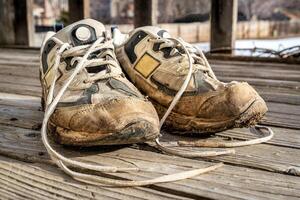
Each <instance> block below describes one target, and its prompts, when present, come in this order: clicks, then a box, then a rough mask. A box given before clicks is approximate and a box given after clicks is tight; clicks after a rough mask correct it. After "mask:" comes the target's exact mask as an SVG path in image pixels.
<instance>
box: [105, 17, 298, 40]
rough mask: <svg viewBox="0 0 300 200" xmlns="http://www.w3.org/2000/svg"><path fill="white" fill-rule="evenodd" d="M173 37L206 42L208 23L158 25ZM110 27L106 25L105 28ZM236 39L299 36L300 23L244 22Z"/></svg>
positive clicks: (127, 27) (208, 33) (208, 31)
mask: <svg viewBox="0 0 300 200" xmlns="http://www.w3.org/2000/svg"><path fill="white" fill-rule="evenodd" d="M159 26H160V27H162V28H163V29H166V30H167V31H169V32H170V34H171V35H172V36H174V37H181V38H183V39H184V40H185V41H187V42H208V41H209V38H210V23H209V22H206V23H187V24H159ZM109 27H110V26H109V25H108V26H107V28H109ZM118 27H119V28H120V29H121V31H123V32H128V31H130V30H132V29H133V25H129V24H124V25H119V26H118ZM236 30H237V31H236V38H237V39H258V38H278V37H287V36H298V35H300V21H246V22H238V23H237V29H236Z"/></svg>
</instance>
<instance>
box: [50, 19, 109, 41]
mask: <svg viewBox="0 0 300 200" xmlns="http://www.w3.org/2000/svg"><path fill="white" fill-rule="evenodd" d="M104 35H105V27H104V25H103V24H102V23H100V22H98V21H96V20H93V19H84V20H80V21H78V22H76V23H73V24H71V25H69V26H66V27H65V28H63V29H62V30H60V31H59V32H57V33H56V34H55V37H56V38H58V39H60V40H61V41H62V42H64V43H69V44H72V45H73V46H78V45H85V44H91V43H93V42H95V41H96V40H97V39H98V38H99V37H101V36H104Z"/></svg>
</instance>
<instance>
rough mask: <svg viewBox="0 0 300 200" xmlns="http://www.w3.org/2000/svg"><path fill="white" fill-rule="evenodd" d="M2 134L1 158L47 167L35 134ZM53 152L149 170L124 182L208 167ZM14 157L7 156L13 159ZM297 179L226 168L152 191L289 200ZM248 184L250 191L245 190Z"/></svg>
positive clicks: (140, 154) (117, 153) (145, 154)
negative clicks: (287, 199)
mask: <svg viewBox="0 0 300 200" xmlns="http://www.w3.org/2000/svg"><path fill="white" fill-rule="evenodd" d="M15 129H16V130H17V131H16V130H15ZM10 131H12V132H10ZM1 132H2V133H6V134H5V135H6V136H3V135H1V138H0V140H1V144H0V151H1V154H3V152H2V150H5V151H6V152H4V154H5V155H9V154H8V152H7V151H8V150H11V152H12V153H14V154H15V155H17V156H20V157H18V159H21V160H24V161H28V162H41V163H49V159H48V156H47V154H46V152H45V149H44V148H43V146H42V144H41V142H40V138H39V132H38V131H32V130H25V131H24V130H20V129H19V128H13V127H10V128H9V130H8V129H7V130H3V129H2V128H1ZM13 132H15V135H13V134H12V133H13ZM17 134H18V135H17ZM56 148H57V149H58V150H59V151H60V152H63V153H64V154H65V155H66V156H68V157H72V158H74V159H78V160H82V161H86V162H87V161H88V162H94V163H99V164H103V163H105V164H107V165H115V166H122V167H129V166H138V167H140V168H142V169H147V168H148V171H141V172H138V173H130V174H127V173H124V174H114V175H115V176H116V177H122V178H126V179H132V178H134V179H141V178H143V179H145V178H151V177H155V176H159V175H162V174H169V173H175V172H178V171H183V170H188V169H190V168H194V167H204V166H207V165H208V163H206V162H203V161H196V160H191V159H184V158H177V157H176V159H174V158H175V157H173V156H167V155H162V154H158V153H154V152H149V151H142V150H136V149H132V148H125V147H124V148H115V149H114V150H112V149H102V150H101V149H97V148H88V149H82V150H81V151H80V152H78V150H77V149H76V148H75V149H74V148H62V147H61V146H59V145H56ZM41 152H43V153H41ZM15 155H10V156H11V157H15ZM15 158H17V157H15ZM0 166H1V163H0ZM0 168H1V167H0ZM0 171H1V170H0ZM298 179H299V178H298V177H296V176H288V175H283V174H274V173H270V172H264V171H261V170H254V169H249V168H243V167H238V166H229V165H226V166H225V167H223V168H220V169H218V170H216V171H214V172H211V173H209V174H205V175H202V176H199V177H195V178H193V179H188V180H184V181H179V182H175V183H167V184H158V185H157V186H155V187H154V188H155V189H157V190H160V191H170V192H172V193H175V194H176V193H177V195H182V196H184V197H191V198H200V197H206V198H217V199H220V198H223V197H224V198H225V197H226V198H233V199H237V198H242V199H244V198H246V199H249V198H252V199H262V198H263V199H281V198H282V197H283V196H289V197H290V198H291V199H293V198H299V197H300V193H299V192H300V191H299V188H300V183H299V182H298ZM250 183H251V187H249V186H248V185H249V184H250ZM287 185H289V187H287ZM270 191H271V192H270Z"/></svg>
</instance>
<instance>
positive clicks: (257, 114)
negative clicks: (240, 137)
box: [152, 99, 267, 135]
mask: <svg viewBox="0 0 300 200" xmlns="http://www.w3.org/2000/svg"><path fill="white" fill-rule="evenodd" d="M152 103H153V105H154V107H155V108H156V110H157V112H158V115H159V116H160V117H161V116H162V115H163V114H164V113H165V112H166V110H167V109H166V108H165V107H163V106H161V105H160V104H158V103H157V102H153V101H152ZM266 112H267V107H266V104H265V102H264V100H262V99H256V100H254V101H253V102H252V103H251V104H250V105H249V107H248V108H247V109H246V110H245V111H244V112H243V113H241V114H240V115H239V116H238V117H236V118H233V119H229V120H225V121H211V120H207V119H203V118H197V117H194V116H187V115H182V114H178V113H175V112H171V114H170V115H169V116H168V118H167V120H166V122H165V124H164V128H165V129H167V130H168V131H171V132H172V133H176V134H192V133H197V134H201V135H208V134H213V133H216V132H220V131H224V130H227V129H230V128H241V127H249V126H251V125H255V124H256V123H257V122H258V121H260V120H261V119H262V117H263V116H264V114H265V113H266Z"/></svg>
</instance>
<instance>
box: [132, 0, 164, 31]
mask: <svg viewBox="0 0 300 200" xmlns="http://www.w3.org/2000/svg"><path fill="white" fill-rule="evenodd" d="M157 5H158V2H157V0H134V27H140V26H147V25H156V24H157V9H158V8H157Z"/></svg>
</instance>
